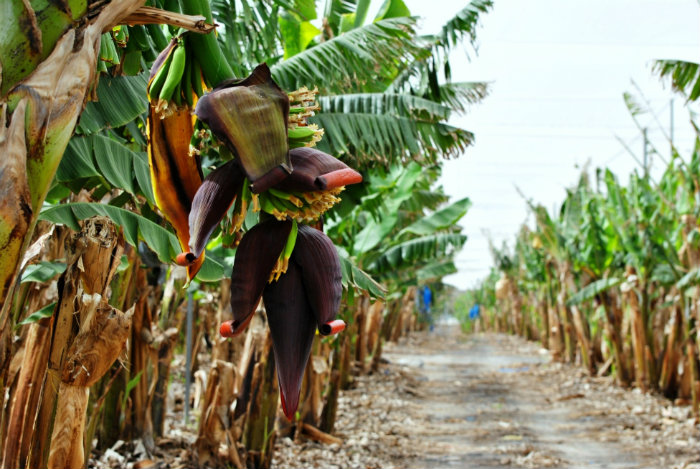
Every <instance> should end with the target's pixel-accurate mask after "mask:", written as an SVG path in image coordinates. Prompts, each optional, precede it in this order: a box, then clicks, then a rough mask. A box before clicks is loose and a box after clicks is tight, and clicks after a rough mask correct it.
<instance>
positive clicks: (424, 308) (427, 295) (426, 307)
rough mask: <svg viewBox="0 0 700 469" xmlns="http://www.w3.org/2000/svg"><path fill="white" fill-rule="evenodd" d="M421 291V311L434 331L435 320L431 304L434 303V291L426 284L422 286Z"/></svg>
mask: <svg viewBox="0 0 700 469" xmlns="http://www.w3.org/2000/svg"><path fill="white" fill-rule="evenodd" d="M420 293H421V298H420V311H421V313H423V314H424V315H425V319H426V321H427V322H428V324H429V325H430V330H431V331H432V330H433V329H435V324H434V322H433V315H432V310H431V306H432V304H433V292H432V291H431V290H430V287H428V286H427V285H424V286H423V287H422V288H421V291H420Z"/></svg>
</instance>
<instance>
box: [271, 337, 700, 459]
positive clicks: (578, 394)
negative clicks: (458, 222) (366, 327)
mask: <svg viewBox="0 0 700 469" xmlns="http://www.w3.org/2000/svg"><path fill="white" fill-rule="evenodd" d="M385 356H386V358H387V359H388V361H389V363H387V364H386V365H384V366H383V367H382V369H381V371H380V373H378V374H375V375H371V376H364V377H360V378H358V379H357V380H356V386H355V388H354V389H351V390H349V391H346V392H345V393H344V394H343V396H342V401H341V403H340V409H339V414H340V416H341V417H340V419H339V421H338V425H337V427H336V432H335V433H336V434H337V435H338V436H340V437H341V438H342V439H343V440H344V444H343V445H340V446H336V445H332V446H330V447H329V446H326V447H324V446H322V445H320V444H317V443H312V442H307V443H304V444H302V445H295V444H293V443H292V442H291V441H288V440H287V441H281V442H279V443H278V451H277V453H276V457H275V459H274V465H275V467H279V468H282V467H285V468H287V467H319V468H332V467H338V468H341V467H357V468H392V467H395V468H415V469H418V468H431V469H438V468H462V467H469V468H472V469H480V468H508V467H525V468H571V469H574V468H601V469H602V468H609V469H621V468H626V469H627V468H629V469H632V468H649V469H652V468H653V469H660V468H677V469H681V468H682V469H690V468H693V469H698V468H700V441H699V438H700V434H699V433H698V427H697V425H696V424H695V421H694V419H693V418H692V415H691V413H690V409H689V408H688V407H678V406H673V405H672V403H671V402H669V401H668V400H666V399H664V398H661V397H658V396H653V395H648V394H643V393H641V392H639V391H636V390H625V389H621V388H619V387H617V386H615V385H614V383H613V382H612V380H611V379H609V378H591V377H588V376H586V374H585V372H583V371H582V370H581V369H579V368H576V367H573V366H568V365H562V364H557V363H552V362H551V360H550V357H549V354H548V353H547V352H546V351H544V350H541V349H540V348H539V347H538V345H537V344H535V343H529V342H526V341H524V340H522V339H520V338H517V337H512V336H504V335H496V334H481V335H472V336H463V335H461V334H460V333H459V331H458V327H456V326H453V325H442V326H439V327H438V328H437V329H436V330H435V331H434V332H432V333H431V332H421V333H416V334H414V335H412V336H411V337H409V338H407V339H404V340H403V341H401V342H400V343H399V344H395V345H391V346H389V347H387V350H386V352H385Z"/></svg>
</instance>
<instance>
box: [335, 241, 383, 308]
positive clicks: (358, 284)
mask: <svg viewBox="0 0 700 469" xmlns="http://www.w3.org/2000/svg"><path fill="white" fill-rule="evenodd" d="M338 257H339V258H340V269H341V271H342V273H343V287H344V288H345V289H346V290H347V289H350V288H357V289H359V290H364V291H366V292H368V293H369V294H370V295H371V296H373V297H374V298H384V296H385V295H386V289H385V288H384V287H383V286H382V285H381V284H379V283H377V281H376V280H374V279H373V278H372V277H371V276H370V275H369V274H368V273H367V272H365V271H364V270H362V269H360V268H359V267H357V266H356V265H355V263H354V262H353V261H352V260H350V259H349V258H347V257H345V256H344V255H343V253H342V252H340V251H338Z"/></svg>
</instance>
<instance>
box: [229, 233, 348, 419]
mask: <svg viewBox="0 0 700 469" xmlns="http://www.w3.org/2000/svg"><path fill="white" fill-rule="evenodd" d="M291 229H292V222H291V221H277V220H268V221H266V222H263V223H260V224H258V225H256V226H255V227H253V228H252V229H251V230H250V231H248V232H247V233H246V234H245V235H244V236H243V239H242V240H241V243H240V245H239V246H238V252H237V254H236V260H235V262H234V265H233V273H232V274H231V309H232V312H233V318H234V319H233V320H232V321H228V322H225V323H224V324H222V326H221V330H220V332H221V334H222V335H223V336H225V337H230V336H233V335H236V334H238V333H240V332H241V331H243V330H244V329H245V327H246V326H247V325H248V323H249V322H250V320H251V318H252V317H253V314H254V313H255V309H256V307H257V305H258V303H259V302H260V298H261V297H262V298H263V302H264V304H265V312H266V314H267V321H268V324H269V325H270V332H271V334H272V344H273V349H274V354H275V363H276V364H277V379H278V381H279V385H280V395H281V398H282V409H283V410H284V413H285V415H286V416H287V418H289V419H290V420H291V418H292V416H293V415H294V413H295V412H296V409H297V406H298V404H299V391H300V389H301V380H302V378H303V376H304V370H305V369H306V364H307V362H308V360H309V356H310V354H311V344H312V343H313V339H314V335H315V333H316V330H317V329H318V331H319V333H321V334H324V335H327V334H329V333H335V332H340V330H342V329H343V325H344V324H341V323H342V321H340V322H339V321H338V320H336V319H335V317H336V314H337V312H338V308H339V307H340V299H341V296H342V290H343V287H342V283H341V280H342V274H341V270H340V259H339V257H338V253H337V251H336V249H335V246H334V245H333V242H332V241H331V240H330V239H329V238H328V236H326V235H325V234H323V233H322V232H321V231H319V230H317V229H315V228H311V227H309V226H306V225H299V232H298V234H297V240H296V245H295V247H294V251H293V252H292V255H291V259H290V262H289V266H288V268H287V272H286V273H285V274H283V275H282V276H281V277H280V278H279V279H278V280H276V281H271V282H269V281H268V280H269V278H270V274H271V272H272V269H273V267H274V265H275V263H276V262H277V259H278V258H279V256H280V255H281V254H282V251H283V249H284V247H285V243H286V240H287V237H288V236H289V233H290V231H291Z"/></svg>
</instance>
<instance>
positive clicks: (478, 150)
mask: <svg viewBox="0 0 700 469" xmlns="http://www.w3.org/2000/svg"><path fill="white" fill-rule="evenodd" d="M404 1H405V2H406V4H407V5H408V7H409V8H410V9H411V12H412V13H413V14H414V15H417V16H421V17H423V18H424V20H423V22H422V28H423V31H425V32H427V33H429V32H434V31H436V30H437V29H438V28H439V27H440V26H441V25H442V24H443V23H444V22H445V21H446V20H448V19H449V18H451V17H452V16H453V15H454V14H455V13H456V12H457V11H459V10H460V9H461V8H463V7H464V6H465V5H466V3H467V2H466V1H465V0H462V1H456V0H433V1H425V0H404ZM494 3H495V6H494V9H493V10H492V11H491V12H490V13H489V14H487V15H485V16H484V17H483V19H482V27H481V28H480V30H479V32H478V38H479V43H480V47H479V55H478V56H477V57H476V58H474V59H473V60H472V62H468V61H467V60H466V59H465V58H464V57H465V55H464V53H460V54H458V55H455V56H454V58H453V70H452V79H453V80H454V81H489V82H491V83H492V85H491V94H490V96H489V97H487V98H486V99H485V100H484V101H483V102H482V103H481V104H479V105H477V106H474V107H473V108H472V109H471V110H470V112H469V114H468V115H467V116H458V117H456V118H455V119H453V123H454V124H455V125H458V126H460V127H463V128H466V129H468V130H471V131H472V132H474V133H475V134H476V143H475V145H473V146H472V147H471V148H470V149H469V150H467V152H466V154H465V155H464V156H462V157H460V158H459V159H457V160H454V161H449V162H447V164H446V165H445V169H444V171H443V178H442V184H443V185H444V187H445V190H446V192H447V193H448V194H450V195H451V196H453V197H454V199H455V200H456V199H457V198H461V197H465V196H468V197H469V198H470V199H471V200H472V203H473V205H472V208H471V209H470V211H469V213H467V215H466V216H465V218H464V219H463V220H462V225H463V226H464V227H465V230H464V232H465V233H466V234H467V235H468V237H469V240H468V241H467V244H466V246H465V247H464V249H463V250H462V251H461V252H460V254H459V255H458V257H457V267H458V269H459V272H458V273H457V274H454V275H451V276H449V277H447V278H446V279H445V280H446V282H448V283H451V284H454V285H455V286H457V287H459V288H467V287H470V286H473V285H474V284H476V283H477V282H478V280H479V279H480V278H482V277H483V276H484V275H485V274H486V273H487V272H488V269H489V266H490V265H491V263H492V262H491V257H490V254H489V249H488V236H490V237H491V238H492V239H493V240H494V243H495V245H496V246H500V245H501V243H502V241H503V240H507V241H508V243H509V245H511V246H512V243H513V239H514V236H515V233H516V232H517V230H518V228H519V227H520V225H521V224H522V223H523V222H526V221H529V218H528V211H527V208H526V204H525V201H524V200H523V199H522V197H521V196H520V195H518V193H517V191H516V186H517V187H519V188H520V189H521V190H522V191H523V192H524V193H525V194H526V195H527V196H528V197H529V198H532V199H533V200H534V201H535V202H538V203H541V204H543V205H544V206H545V207H547V208H548V209H550V210H551V209H552V208H553V207H554V206H555V205H558V204H559V203H561V202H562V201H563V198H564V194H565V190H564V189H565V187H569V186H572V185H573V184H574V183H575V182H576V181H577V179H578V176H579V173H580V169H579V168H580V167H582V166H583V165H585V163H586V162H587V161H589V160H590V162H591V168H595V167H599V166H607V167H610V168H611V169H612V170H613V171H615V172H616V173H617V174H618V176H619V177H620V178H621V179H622V180H623V181H626V179H627V176H626V175H627V174H629V172H630V171H633V170H634V169H635V168H638V167H639V166H638V165H637V163H636V162H635V161H634V159H633V158H632V156H631V155H630V154H629V153H627V152H626V151H625V150H624V148H623V146H622V145H621V144H620V143H619V142H618V141H617V139H616V136H619V137H620V138H621V139H622V140H623V141H625V142H628V143H629V145H630V147H631V148H632V149H633V150H634V152H635V153H636V154H637V156H638V158H639V159H640V160H641V158H642V156H641V155H642V138H641V134H640V132H639V131H638V130H637V129H636V127H635V125H634V122H633V121H632V119H631V118H630V117H629V113H628V112H627V109H626V107H625V105H624V102H623V99H622V93H623V92H625V91H629V92H632V93H633V94H635V95H636V96H637V97H639V98H640V99H643V98H646V99H647V100H649V101H650V103H651V108H652V109H653V110H654V111H655V113H656V114H657V117H658V120H659V121H660V124H661V126H663V129H662V127H661V126H659V124H657V123H656V121H655V119H654V116H653V115H645V116H642V117H641V119H640V120H641V121H642V122H643V123H644V125H648V126H649V131H648V134H649V138H650V140H651V142H652V143H654V144H656V145H657V148H658V150H659V153H660V156H661V157H667V155H668V154H669V150H668V147H669V145H668V143H667V140H665V137H664V132H666V133H667V132H668V128H669V124H670V105H669V103H670V98H671V97H672V96H674V94H673V93H672V92H671V91H670V86H669V85H664V84H662V83H660V81H659V80H658V79H657V78H656V77H654V76H652V74H651V65H650V64H651V61H652V60H653V59H657V58H678V59H685V60H692V61H698V60H700V5H699V4H698V2H697V1H696V0H664V1H641V0H529V1H527V2H526V1H523V0H495V2H494ZM632 80H634V82H636V83H637V85H639V87H640V88H641V90H642V91H643V95H642V94H640V93H639V92H638V91H637V90H636V89H635V87H634V85H633V83H632ZM696 110H697V109H696ZM674 118H675V119H674V120H675V131H674V136H675V138H674V142H675V144H676V146H677V147H678V148H679V149H680V151H681V154H686V155H687V154H689V150H690V149H691V148H692V143H693V140H692V136H693V134H692V132H691V130H690V126H689V124H688V121H689V118H688V111H687V110H686V109H685V108H684V106H683V101H682V99H680V98H679V97H678V96H677V95H676V99H675V102H674ZM652 165H653V166H652V169H653V170H655V171H657V172H658V171H660V170H661V169H662V167H663V163H662V161H660V158H659V157H656V156H654V157H652Z"/></svg>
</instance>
